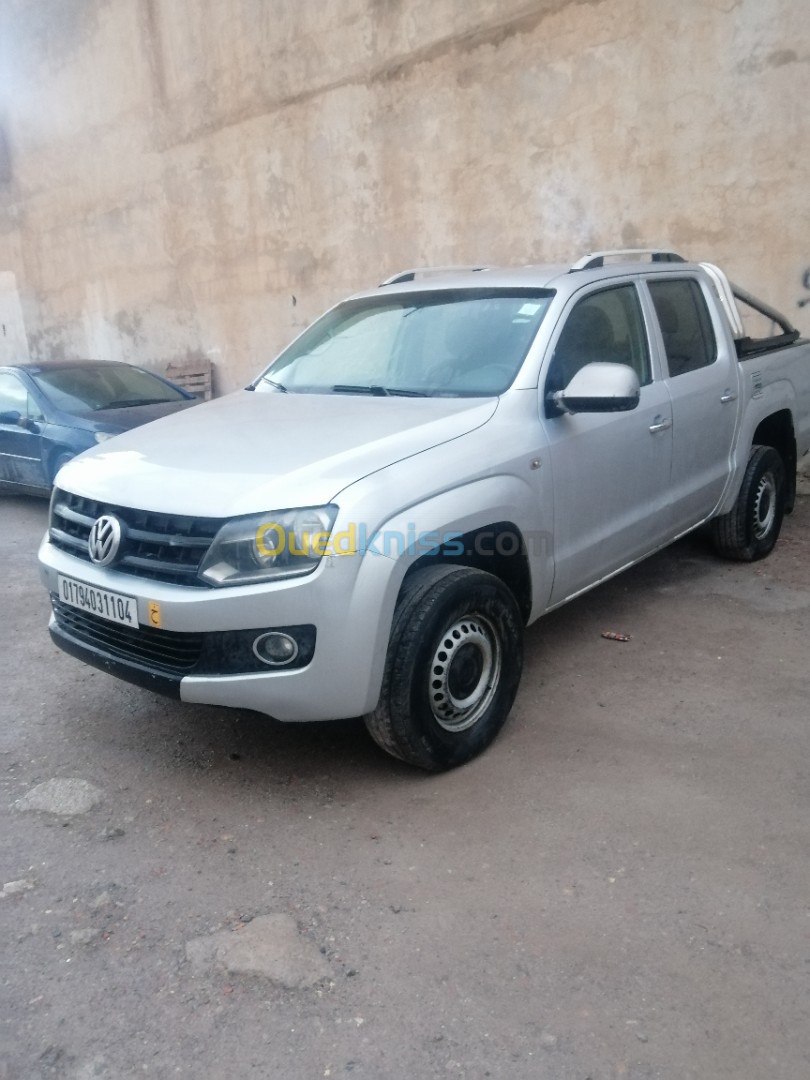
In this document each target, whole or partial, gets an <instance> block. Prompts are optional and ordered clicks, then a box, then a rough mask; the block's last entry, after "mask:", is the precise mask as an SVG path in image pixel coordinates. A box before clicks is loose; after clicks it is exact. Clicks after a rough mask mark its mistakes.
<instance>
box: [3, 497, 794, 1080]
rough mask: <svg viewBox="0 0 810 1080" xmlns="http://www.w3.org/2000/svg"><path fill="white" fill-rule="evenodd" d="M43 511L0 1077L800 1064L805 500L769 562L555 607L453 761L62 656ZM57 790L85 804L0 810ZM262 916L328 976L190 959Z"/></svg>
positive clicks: (31, 549) (8, 506) (8, 592)
mask: <svg viewBox="0 0 810 1080" xmlns="http://www.w3.org/2000/svg"><path fill="white" fill-rule="evenodd" d="M46 511H47V507H46V503H45V501H44V500H40V501H35V500H33V499H32V500H25V499H22V498H17V499H7V498H5V499H2V500H0V566H2V568H3V574H2V577H0V611H1V612H2V619H0V687H2V694H0V868H2V874H0V881H2V882H6V883H8V885H10V886H11V888H10V889H8V888H7V892H6V895H5V896H4V898H3V900H2V902H0V970H2V973H3V977H2V980H0V1077H2V1078H3V1080H18V1078H19V1080H23V1078H24V1080H54V1078H56V1080H134V1078H135V1077H144V1076H151V1077H156V1078H159V1080H172V1078H174V1077H178V1076H179V1077H189V1078H193V1080H225V1078H233V1080H236V1078H239V1080H242V1078H243V1077H249V1076H254V1075H255V1076H257V1077H263V1078H264V1077H268V1078H269V1077H273V1078H276V1077H279V1078H283V1080H312V1078H320V1077H326V1076H329V1077H332V1078H335V1077H346V1076H349V1075H351V1076H352V1077H364V1078H367V1080H404V1078H408V1080H410V1078H418V1080H436V1078H445V1077H448V1076H458V1077H465V1078H470V1080H472V1078H475V1080H478V1078H479V1077H480V1078H482V1080H483V1078H486V1077H487V1076H489V1077H491V1078H493V1080H584V1078H585V1077H591V1078H592V1080H653V1078H656V1080H657V1078H661V1080H708V1078H711V1080H763V1078H765V1077H767V1080H799V1078H804V1077H806V1076H808V1075H809V1074H810V1023H808V1020H810V1017H808V994H807V969H808V959H810V954H809V953H808V948H807V942H808V928H810V917H809V916H810V908H808V898H809V897H810V869H809V868H808V859H807V852H808V821H809V820H810V785H808V778H809V777H810V770H809V769H808V762H810V724H808V699H809V698H810V679H809V677H808V641H809V640H810V558H808V553H810V498H808V497H803V498H801V499H800V500H799V504H798V507H797V510H796V513H795V514H794V516H793V517H791V518H789V519H788V520H787V521H786V524H785V529H784V533H783V539H781V540H780V542H779V544H778V545H777V548H776V551H775V552H774V554H773V555H772V556H771V557H770V558H768V559H767V560H765V561H763V562H762V563H759V564H756V565H754V566H743V565H737V564H730V563H725V562H722V561H719V560H717V559H715V558H714V556H713V555H712V554H711V553H710V552H709V550H708V548H707V547H706V545H705V544H704V542H703V541H702V540H701V539H700V538H693V539H691V540H689V541H688V542H684V543H681V544H678V545H676V546H674V547H673V548H672V549H670V550H669V551H667V552H665V553H663V554H661V555H659V556H657V557H655V558H653V559H650V560H649V561H648V562H647V563H646V564H644V565H643V566H640V567H638V568H636V569H635V570H633V571H631V572H630V573H628V574H625V575H624V576H623V577H620V578H617V579H616V580H615V581H614V582H612V583H610V584H608V585H607V586H605V587H603V588H601V589H599V590H597V591H595V592H593V593H591V594H590V595H588V596H586V597H583V598H581V599H580V600H579V601H576V602H575V603H573V604H570V605H568V607H567V608H564V609H561V610H560V611H558V612H556V613H554V614H552V615H550V616H547V617H546V618H545V619H542V620H541V621H540V622H539V623H538V624H537V625H536V626H535V627H533V628H532V629H531V630H530V631H529V633H528V636H527V654H526V669H525V674H524V680H523V684H522V687H521V690H520V693H519V695H518V699H517V703H516V707H515V710H514V713H513V716H512V718H511V720H510V722H509V723H508V725H507V726H506V728H505V730H504V731H503V733H502V735H501V737H500V738H499V739H498V740H497V742H496V743H495V745H494V746H493V747H492V748H491V749H490V750H489V751H488V752H487V753H486V754H485V755H484V756H483V757H482V758H480V759H479V760H478V761H476V762H473V763H472V764H471V765H469V766H468V767H466V768H464V769H461V770H458V771H456V772H454V773H452V774H449V775H446V776H440V777H434V776H425V775H420V774H417V773H414V772H412V771H410V770H409V769H407V768H406V767H405V766H403V765H401V764H400V763H398V762H396V761H394V760H393V759H389V758H386V757H385V755H383V754H382V753H381V752H379V751H378V750H377V749H376V748H375V747H374V746H373V744H372V743H371V742H370V740H369V739H368V738H367V737H366V735H365V733H364V731H363V729H362V728H361V727H360V726H359V725H357V724H354V723H340V724H335V725H329V724H316V725H289V726H283V725H280V724H274V723H272V722H271V721H268V720H265V719H263V718H261V717H257V716H253V715H251V714H248V713H244V712H236V713H229V712H226V711H222V710H217V709H213V708H203V707H193V706H183V705H180V704H179V703H174V702H171V701H167V700H164V699H161V698H158V697H155V696H153V695H151V694H149V693H148V692H146V691H143V690H139V689H137V688H135V687H129V686H125V685H124V684H121V683H118V682H116V681H114V680H113V679H111V678H109V677H108V676H106V675H103V674H102V673H100V672H94V671H91V670H90V669H88V668H85V667H84V666H83V665H81V664H79V663H78V662H76V661H74V660H72V659H71V658H69V657H67V656H65V655H63V654H62V653H59V652H57V651H56V650H55V649H54V648H53V646H52V645H51V644H50V641H49V639H48V636H47V632H46V623H47V607H48V605H47V598H46V597H45V595H44V593H43V591H42V590H41V587H40V585H39V582H38V577H37V572H36V567H35V549H36V546H37V543H38V540H39V538H40V536H41V534H42V532H43V530H44V528H45V517H46ZM604 630H619V631H625V632H627V633H629V634H631V635H632V638H631V640H630V641H629V642H627V643H626V644H620V643H617V642H611V641H606V640H604V639H603V638H602V637H601V633H602V631H604ZM56 776H65V777H81V778H84V779H86V780H87V781H88V782H90V783H92V784H93V785H94V786H96V787H98V788H99V789H100V790H102V791H103V792H104V800H103V802H102V803H101V804H100V805H99V806H98V807H96V808H95V809H93V810H92V811H91V812H90V813H87V814H84V815H78V816H75V817H71V818H66V817H62V816H58V815H57V816H54V815H53V814H46V813H20V812H19V811H18V810H17V809H16V808H15V807H14V804H15V803H16V801H17V800H18V799H19V798H21V797H23V796H24V795H25V794H26V793H27V792H29V791H30V790H31V789H32V788H34V787H36V785H38V784H41V783H43V782H46V781H47V780H48V779H50V778H53V777H56ZM20 883H24V884H20ZM29 886H30V887H29ZM268 913H271V914H272V915H275V916H283V917H284V919H283V927H286V929H284V930H283V933H282V935H281V936H282V938H283V937H284V935H285V934H290V935H292V933H293V927H294V933H295V935H296V936H295V938H293V939H292V940H294V941H295V940H299V941H300V942H301V943H306V944H307V945H308V946H309V948H308V949H307V951H306V956H307V963H309V962H310V961H313V960H314V962H315V963H316V964H317V963H320V962H321V961H319V960H318V959H317V957H320V958H322V962H323V964H324V965H325V966H326V967H328V970H329V972H330V977H329V978H327V979H326V980H324V981H323V982H316V983H315V984H314V985H312V986H310V987H305V988H302V989H286V988H284V987H283V986H280V985H278V984H277V983H275V982H273V981H272V979H268V978H267V976H266V975H265V976H264V977H262V976H260V975H257V974H250V975H242V974H236V973H234V972H232V971H231V972H228V971H226V970H224V968H223V967H221V966H220V965H218V964H217V963H216V962H215V963H213V965H212V966H211V968H210V970H207V971H204V972H200V973H196V972H195V970H194V968H193V967H192V965H191V963H190V962H189V961H188V960H187V953H186V949H187V944H188V943H189V942H192V941H193V940H194V939H199V938H203V939H208V941H209V942H210V940H211V936H212V935H213V936H214V937H213V939H214V940H215V941H216V942H219V940H220V939H219V937H218V935H228V937H229V938H231V939H236V940H244V939H241V937H240V936H241V935H242V934H244V933H245V931H247V932H248V933H250V928H251V926H254V924H256V923H258V929H259V931H262V928H263V924H262V923H261V922H260V921H259V920H261V919H262V918H263V917H264V916H266V915H267V914H268ZM251 920H252V921H251ZM270 929H271V931H275V930H277V929H278V926H276V925H275V923H272V924H270ZM254 932H255V931H254ZM260 936H262V935H260ZM247 940H250V939H249V938H248V939H247ZM263 940H264V942H265V945H266V946H269V945H270V943H271V942H272V941H273V940H275V945H276V955H277V954H278V952H279V951H280V950H279V949H278V944H279V938H278V937H276V936H275V934H274V933H273V932H271V933H270V934H268V935H267V936H266V937H264V938H263ZM192 951H193V946H192ZM315 952H317V957H316V956H315ZM266 955H269V956H270V957H271V958H272V956H273V955H274V952H273V948H272V947H269V952H268V954H266Z"/></svg>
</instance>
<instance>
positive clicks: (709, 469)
mask: <svg viewBox="0 0 810 1080" xmlns="http://www.w3.org/2000/svg"><path fill="white" fill-rule="evenodd" d="M648 288H649V292H650V296H651V298H652V303H653V306H654V309H655V313H656V316H657V321H658V328H659V334H660V340H659V349H660V350H661V353H662V363H663V367H664V372H665V381H666V385H667V387H668V390H669V394H670V398H671V400H672V423H673V426H672V479H671V498H672V514H673V523H674V526H675V529H676V531H677V532H682V531H683V530H685V529H688V528H689V527H690V526H692V525H695V524H697V523H698V522H699V521H701V520H703V518H705V517H707V516H708V515H709V514H710V513H711V511H712V510H713V509H714V507H715V506H716V505H717V503H718V501H719V499H720V496H721V495H722V494H723V490H724V489H725V486H726V482H727V481H728V477H729V472H730V468H731V449H732V445H733V441H734V430H735V427H736V424H737V415H738V411H739V402H738V401H737V394H738V376H737V370H736V368H737V357H736V354H733V353H732V351H731V347H730V343H729V341H728V335H727V334H725V333H723V330H722V327H720V326H715V324H714V322H713V320H712V314H711V312H712V310H713V308H711V307H710V306H709V304H708V303H707V300H706V295H705V293H704V286H703V284H702V282H701V281H700V279H699V278H697V277H696V276H688V275H682V276H678V277H675V276H673V277H669V276H668V277H665V278H662V279H660V280H654V279H649V280H648Z"/></svg>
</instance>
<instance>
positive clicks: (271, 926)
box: [186, 914, 331, 990]
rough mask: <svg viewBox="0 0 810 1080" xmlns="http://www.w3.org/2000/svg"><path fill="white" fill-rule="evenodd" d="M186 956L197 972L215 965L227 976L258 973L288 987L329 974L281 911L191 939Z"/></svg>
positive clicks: (310, 983) (302, 986)
mask: <svg viewBox="0 0 810 1080" xmlns="http://www.w3.org/2000/svg"><path fill="white" fill-rule="evenodd" d="M186 957H187V958H188V960H189V962H190V963H191V965H192V967H193V968H194V969H195V970H196V971H197V972H203V971H205V970H207V969H208V968H211V967H219V968H221V969H224V970H225V971H227V972H228V973H229V974H231V975H259V976H262V977H264V978H266V979H270V980H271V982H274V983H276V984H277V985H278V986H283V987H285V988H286V989H288V990H303V989H305V988H306V987H309V986H314V985H315V984H316V983H318V982H320V981H321V980H322V979H325V978H328V977H329V975H330V974H331V971H330V968H329V965H328V964H327V962H326V960H325V959H324V958H323V956H322V955H321V953H320V952H319V950H318V949H317V948H316V946H315V945H313V944H312V943H311V942H309V941H307V940H306V939H304V938H302V937H301V935H300V934H299V932H298V927H297V926H296V924H295V920H294V919H292V918H291V917H290V916H289V915H283V914H271V915H259V916H258V917H257V918H255V919H253V920H252V921H251V922H249V923H247V924H243V925H241V926H239V927H238V929H236V930H220V931H218V932H217V933H215V934H209V935H207V936H205V937H199V938H193V939H192V940H191V941H189V942H187V943H186Z"/></svg>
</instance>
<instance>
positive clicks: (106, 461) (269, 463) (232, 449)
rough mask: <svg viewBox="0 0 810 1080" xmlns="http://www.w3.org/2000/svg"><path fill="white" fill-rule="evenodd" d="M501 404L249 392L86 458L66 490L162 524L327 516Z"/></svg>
mask: <svg viewBox="0 0 810 1080" xmlns="http://www.w3.org/2000/svg"><path fill="white" fill-rule="evenodd" d="M497 406H498V400H497V398H487V399H484V400H482V399H481V398H404V397H365V396H363V397H359V396H358V397H355V396H350V395H348V394H264V393H255V392H252V391H248V390H239V391H237V392H236V393H234V394H229V395H228V396H227V397H223V398H219V399H218V400H216V401H209V402H206V403H205V404H202V405H198V406H197V407H196V408H193V409H189V410H187V411H184V412H180V413H176V414H175V415H174V416H169V417H166V418H165V419H163V420H157V421H155V423H153V424H150V425H149V426H148V427H146V428H142V429H136V430H133V431H129V432H126V433H125V434H123V435H118V436H116V437H115V438H114V439H110V440H109V441H107V442H104V443H102V444H101V445H100V446H96V447H93V449H91V450H88V451H86V452H85V453H84V454H81V455H80V456H79V457H77V458H74V459H73V461H71V462H69V463H68V464H67V465H66V466H65V467H64V468H63V469H62V470H61V471H60V473H59V479H58V486H59V487H62V488H66V489H67V490H69V491H71V492H74V493H75V494H77V495H83V496H85V497H87V498H91V499H96V500H98V501H100V502H107V503H113V504H115V503H117V504H119V505H124V506H135V507H138V508H139V509H144V510H154V511H157V512H160V513H174V514H184V515H192V516H205V517H236V516H238V515H240V514H253V513H263V512H265V511H267V510H281V509H286V508H288V507H295V506H322V505H325V504H326V503H329V502H331V501H332V500H334V499H335V498H336V497H337V495H338V493H339V492H340V491H342V490H343V489H344V488H345V487H347V486H348V485H349V484H352V483H354V482H355V481H357V480H360V479H362V478H363V477H364V476H368V475H369V474H370V473H373V472H377V471H378V470H380V469H384V468H385V467H386V466H388V465H392V464H393V463H394V462H396V461H401V460H402V459H403V458H407V457H410V456H412V455H414V454H419V453H422V452H423V451H425V450H428V449H430V448H431V447H432V446H436V445H438V444H439V443H443V442H449V441H450V440H451V439H456V438H458V437H459V436H461V435H465V434H466V433H467V432H469V431H472V430H473V429H474V428H477V427H480V426H481V425H482V424H484V423H486V421H487V420H488V419H489V418H490V417H491V416H492V415H493V413H494V412H495V409H496V408H497Z"/></svg>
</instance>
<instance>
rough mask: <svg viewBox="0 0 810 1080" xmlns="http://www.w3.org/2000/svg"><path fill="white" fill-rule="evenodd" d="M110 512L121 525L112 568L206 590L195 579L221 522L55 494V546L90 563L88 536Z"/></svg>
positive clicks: (52, 529)
mask: <svg viewBox="0 0 810 1080" xmlns="http://www.w3.org/2000/svg"><path fill="white" fill-rule="evenodd" d="M104 514H111V515H113V516H115V517H117V518H118V520H119V521H120V522H121V533H122V540H121V548H120V554H119V555H118V557H117V559H116V561H115V563H114V564H113V566H114V569H115V570H118V571H120V572H121V573H123V574H135V575H137V576H138V577H144V578H152V579H153V580H155V581H167V582H170V583H171V584H173V585H193V586H196V587H198V588H206V587H208V586H207V585H206V582H204V581H201V580H200V579H199V577H198V576H197V574H198V572H199V569H200V563H201V562H202V560H203V558H204V556H205V553H206V552H207V550H208V548H209V547H210V545H211V541H212V540H213V539H214V537H215V536H216V534H217V532H218V531H219V529H220V527H221V526H222V525H223V523H224V522H223V520H222V519H221V518H197V517H184V516H182V515H179V514H158V513H155V512H154V511H151V510H134V509H132V508H131V507H128V506H113V505H111V504H109V503H102V502H97V501H96V500H95V499H85V498H83V497H82V496H80V495H71V494H70V493H69V492H67V491H58V490H57V491H55V492H54V494H53V499H52V501H51V527H50V538H51V543H52V544H53V545H54V546H55V547H58V548H60V549H61V550H62V551H67V552H68V553H69V554H71V555H74V556H75V557H76V558H78V559H83V560H84V561H85V562H88V563H89V562H91V559H90V552H89V551H88V548H87V538H88V536H89V535H90V529H91V528H92V526H93V522H94V521H95V520H96V518H99V517H101V516H102V515H104Z"/></svg>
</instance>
